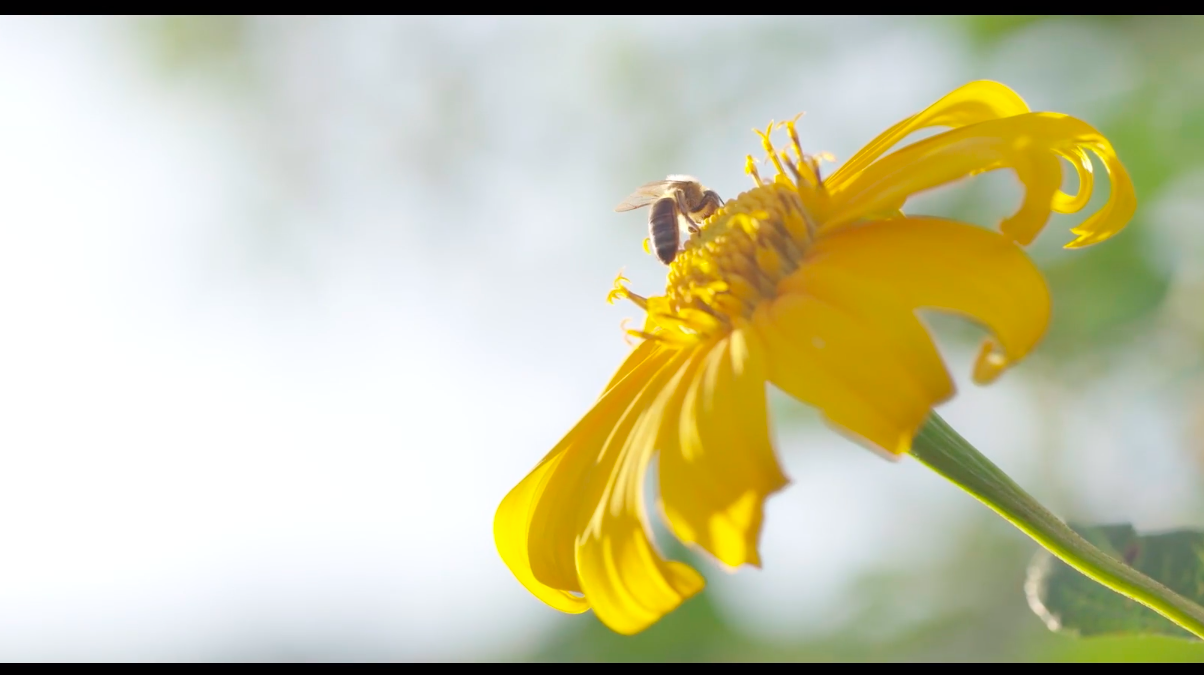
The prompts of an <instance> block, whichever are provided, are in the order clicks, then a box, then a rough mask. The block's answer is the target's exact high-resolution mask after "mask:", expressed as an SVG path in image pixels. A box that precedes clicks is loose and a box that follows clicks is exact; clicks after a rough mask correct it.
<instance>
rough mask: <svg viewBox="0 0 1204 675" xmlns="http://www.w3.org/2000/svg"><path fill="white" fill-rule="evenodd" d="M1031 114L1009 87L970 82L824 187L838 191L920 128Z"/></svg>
mask: <svg viewBox="0 0 1204 675" xmlns="http://www.w3.org/2000/svg"><path fill="white" fill-rule="evenodd" d="M1028 111H1029V110H1028V105H1027V104H1025V102H1024V99H1022V98H1020V95H1019V94H1017V93H1016V92H1014V91H1012V90H1011V89H1009V88H1008V87H1007V86H1005V85H1002V84H1000V83H998V82H991V81H990V80H979V81H978V82H971V83H969V84H967V85H964V86H961V87H958V88H957V89H954V90H953V91H951V92H949V93H948V94H945V96H944V97H942V98H941V100H939V101H937V102H936V103H933V104H932V105H930V106H928V108H926V109H925V110H924V111H923V112H921V113H919V114H916V115H912V116H911V117H908V118H907V119H905V120H903V121H902V122H899V123H898V124H896V125H894V126H893V127H891V128H889V129H887V130H886V131H884V132H882V133H881V134H879V135H878V137H877V138H875V139H874V140H872V141H870V142H869V143H868V144H866V146H865V147H864V148H862V149H861V150H859V151H857V154H855V155H853V156H852V157H850V158H849V161H847V162H845V163H844V164H843V165H842V166H841V167H840V168H839V169H837V170H836V172H835V173H833V174H832V175H831V176H829V177H828V179H827V180H826V181H824V184H825V185H827V186H828V188H829V189H839V188H840V186H842V185H844V184H845V183H846V182H847V181H849V180H851V179H852V178H853V177H854V176H856V175H857V174H858V173H860V172H861V171H862V170H864V169H865V167H867V166H869V165H870V164H871V163H872V162H873V161H874V160H875V159H878V158H879V157H881V156H882V153H884V152H886V151H887V150H890V149H891V148H892V147H893V146H894V145H895V144H896V143H898V142H899V141H901V140H903V139H904V138H906V137H907V136H908V135H910V134H912V133H915V132H916V131H919V130H920V129H926V128H928V127H953V128H955V129H956V128H958V127H964V126H968V125H970V124H977V123H979V122H984V121H986V120H993V119H1000V118H1003V117H1011V116H1012V115H1021V114H1024V113H1026V112H1028Z"/></svg>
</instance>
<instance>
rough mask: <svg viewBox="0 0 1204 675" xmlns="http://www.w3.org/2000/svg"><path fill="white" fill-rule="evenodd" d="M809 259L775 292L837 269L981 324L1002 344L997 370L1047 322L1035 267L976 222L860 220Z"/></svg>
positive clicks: (918, 304)
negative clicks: (862, 222)
mask: <svg viewBox="0 0 1204 675" xmlns="http://www.w3.org/2000/svg"><path fill="white" fill-rule="evenodd" d="M808 258H809V260H808V261H807V262H806V263H805V264H804V266H803V270H805V272H803V273H800V274H797V275H795V277H791V278H788V279H786V280H784V281H783V282H782V283H781V284H780V292H783V293H785V292H798V291H803V290H805V286H804V285H803V283H804V282H805V280H806V279H807V275H815V274H817V272H816V271H815V270H823V269H824V268H835V269H839V270H841V271H843V272H844V273H845V274H846V275H848V276H849V277H852V278H855V279H858V280H860V283H862V284H865V285H866V286H867V288H874V289H877V292H878V294H879V295H880V296H881V297H883V298H886V297H897V298H898V299H899V300H900V301H902V302H903V303H905V304H906V306H907V307H909V308H913V309H914V308H931V309H938V310H945V311H948V312H954V313H957V314H961V315H963V316H966V317H968V318H971V319H973V320H975V321H978V322H979V323H982V324H983V325H985V326H986V327H987V328H988V329H990V330H991V332H992V333H994V335H995V339H996V340H998V342H999V344H1000V346H1001V347H1002V351H1001V352H1000V353H999V354H998V355H997V356H994V357H992V360H993V363H994V364H995V366H997V367H998V368H999V369H1000V370H1002V367H1004V366H1006V365H1007V364H1008V363H1014V362H1016V361H1019V360H1020V359H1022V358H1024V356H1025V355H1027V354H1028V353H1029V351H1031V350H1032V349H1033V347H1034V346H1036V344H1037V342H1038V341H1040V339H1041V337H1042V336H1043V335H1044V334H1045V331H1046V328H1047V327H1048V326H1049V316H1050V299H1049V289H1048V287H1047V286H1046V284H1045V279H1044V277H1042V275H1041V272H1040V270H1038V269H1037V267H1036V265H1034V264H1033V262H1032V260H1030V259H1029V257H1028V256H1027V255H1025V254H1024V251H1023V250H1022V249H1020V247H1018V246H1017V245H1016V244H1014V243H1012V242H1011V241H1008V239H1007V238H1006V237H1003V236H1001V235H999V234H996V233H994V232H991V231H990V230H986V229H983V228H981V227H976V226H974V225H968V224H966V223H959V222H957V221H952V220H944V219H940V218H921V217H911V218H900V219H897V220H889V221H878V222H871V223H864V224H861V225H857V226H854V227H849V228H845V229H843V230H840V231H838V232H833V233H832V234H830V235H829V236H827V237H825V238H824V239H821V240H820V241H819V242H817V243H816V245H815V247H814V248H813V249H812V250H811V251H810V252H809V254H808ZM845 283H847V284H849V285H850V287H851V286H852V284H853V283H854V282H853V281H851V280H849V281H847V282H845ZM880 316H882V317H886V316H887V315H886V314H885V313H883V314H880ZM879 330H882V329H879ZM893 339H894V340H895V341H901V336H900V335H899V334H896V335H895V336H894V338H893ZM911 353H913V354H919V353H920V352H919V351H916V350H913V351H912V352H911ZM985 372H986V371H984V373H985ZM995 374H996V375H997V374H998V373H997V372H996V373H995Z"/></svg>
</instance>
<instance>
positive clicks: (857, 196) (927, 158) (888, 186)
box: [823, 113, 1137, 248]
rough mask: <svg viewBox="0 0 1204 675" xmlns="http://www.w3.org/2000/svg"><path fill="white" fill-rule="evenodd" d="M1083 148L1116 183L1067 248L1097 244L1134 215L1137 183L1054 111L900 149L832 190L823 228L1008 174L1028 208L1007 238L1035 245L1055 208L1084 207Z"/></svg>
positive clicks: (1085, 129)
mask: <svg viewBox="0 0 1204 675" xmlns="http://www.w3.org/2000/svg"><path fill="white" fill-rule="evenodd" d="M1083 149H1088V150H1091V151H1092V152H1094V153H1095V154H1096V155H1098V156H1099V157H1100V159H1101V160H1102V162H1103V164H1104V168H1105V169H1107V171H1108V174H1109V176H1110V177H1111V182H1112V187H1111V194H1110V195H1109V198H1108V201H1107V203H1106V204H1105V205H1104V206H1103V207H1102V208H1101V209H1100V210H1099V211H1098V212H1096V213H1095V214H1093V215H1092V216H1090V217H1089V218H1088V219H1087V220H1085V221H1084V222H1083V223H1082V224H1080V225H1079V226H1078V227H1075V228H1073V229H1072V230H1071V231H1072V232H1074V233H1075V234H1077V235H1079V236H1078V238H1077V239H1075V240H1074V241H1072V242H1071V243H1070V244H1068V245H1067V246H1068V247H1069V248H1074V247H1078V246H1086V245H1088V244H1093V243H1097V242H1100V241H1103V240H1104V239H1107V238H1108V237H1111V236H1112V235H1114V234H1115V233H1117V232H1119V231H1120V230H1121V228H1123V227H1124V226H1125V225H1126V224H1127V223H1128V221H1129V219H1130V218H1131V217H1132V215H1133V211H1134V210H1135V209H1136V203H1137V202H1136V196H1135V194H1134V191H1133V184H1132V181H1131V180H1130V179H1129V175H1128V172H1126V171H1125V168H1124V166H1123V165H1121V163H1120V160H1119V159H1118V158H1117V156H1116V153H1115V151H1114V150H1113V149H1112V146H1111V144H1109V143H1108V141H1107V139H1105V138H1104V137H1103V136H1102V135H1101V134H1100V133H1099V132H1098V131H1096V130H1095V129H1094V128H1092V127H1091V126H1090V125H1089V124H1087V123H1085V122H1083V121H1081V120H1078V119H1075V118H1073V117H1069V116H1067V115H1060V114H1056V113H1027V114H1023V115H1015V116H1012V117H1007V118H1003V119H996V120H989V121H985V122H980V123H978V124H973V125H970V126H967V127H963V128H960V129H954V130H952V131H947V132H945V133H943V134H938V135H936V136H933V137H931V138H927V139H924V140H922V141H919V142H917V143H913V144H912V145H908V146H906V147H904V148H901V149H899V150H896V151H895V152H893V153H891V154H889V155H887V156H886V157H883V158H882V159H880V160H878V161H877V162H875V163H873V164H871V165H870V166H869V167H867V168H866V169H865V170H864V171H861V172H860V173H858V174H857V175H856V176H855V177H854V178H852V179H851V180H849V181H848V182H846V183H845V184H843V185H841V186H832V187H831V188H830V193H831V199H830V201H829V204H828V209H829V210H828V211H827V212H825V213H824V214H823V215H824V220H825V223H824V228H825V229H826V230H831V229H834V228H837V227H839V226H841V225H844V224H847V223H851V222H854V221H856V220H859V219H862V218H865V217H866V216H868V215H871V214H876V213H881V212H882V211H884V210H889V209H892V208H898V206H899V205H901V204H902V203H903V202H904V201H905V200H906V199H907V198H908V197H910V196H911V195H913V194H916V193H918V192H922V191H924V190H928V189H932V188H935V187H938V186H941V185H945V184H947V183H950V182H952V181H956V180H959V179H962V178H965V177H967V176H972V175H975V174H978V173H982V172H985V171H992V170H995V169H1002V168H1010V169H1012V170H1014V171H1015V172H1016V175H1017V178H1019V179H1020V181H1021V183H1023V184H1024V187H1025V195H1024V202H1023V203H1022V204H1021V207H1020V209H1019V210H1018V211H1017V212H1016V214H1014V215H1013V216H1011V217H1009V218H1007V219H1005V220H1004V221H1003V223H1002V229H1003V231H1004V233H1005V234H1007V235H1008V236H1010V237H1011V238H1013V239H1015V240H1016V241H1018V242H1020V243H1021V244H1028V243H1030V242H1031V241H1032V240H1033V238H1034V237H1036V235H1037V233H1038V232H1040V231H1041V228H1043V227H1044V226H1045V223H1046V221H1047V220H1048V218H1049V214H1050V213H1052V212H1053V210H1054V209H1055V207H1056V208H1057V209H1058V210H1059V211H1062V212H1066V211H1069V210H1072V209H1073V207H1078V208H1081V207H1082V205H1084V204H1086V202H1087V199H1088V198H1089V197H1090V194H1091V187H1092V182H1091V180H1090V179H1086V180H1084V176H1085V175H1089V172H1088V171H1086V169H1085V164H1084V162H1085V161H1086V159H1085V155H1084V153H1083V152H1082V151H1083ZM1058 157H1063V158H1066V159H1067V160H1068V161H1070V162H1071V163H1072V165H1074V166H1075V168H1076V170H1077V171H1078V174H1079V178H1080V189H1079V192H1078V194H1077V195H1075V196H1074V197H1070V196H1068V195H1065V194H1063V193H1061V192H1060V187H1061V182H1062V176H1061V167H1060V165H1059V164H1058V162H1057V158H1058Z"/></svg>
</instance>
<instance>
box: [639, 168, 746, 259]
mask: <svg viewBox="0 0 1204 675" xmlns="http://www.w3.org/2000/svg"><path fill="white" fill-rule="evenodd" d="M649 204H651V205H652V208H651V209H650V210H649V212H648V236H649V238H650V239H651V240H652V249H653V250H654V251H656V257H657V258H660V261H661V262H663V263H665V264H666V265H668V264H669V263H671V262H673V259H674V258H676V257H677V252H678V251H680V250H681V220H682V219H685V221H686V228H687V229H688V230H689V231H690V232H691V233H694V232H698V223H701V222H702V221H703V220H706V218H707V217H708V216H710V215H711V214H712V213H714V212H715V211H717V210H718V209H719V207H720V206H723V200H722V199H720V198H719V195H718V194H716V193H715V191H714V190H708V189H707V188H705V187H704V186H703V185H702V183H699V182H698V179H697V178H694V177H693V176H669V177H668V178H666V179H665V180H658V181H653V182H651V183H645V184H643V185H641V186H640V187H638V188H636V191H635V192H633V193H631V195H630V196H629V197H627V199H625V200H623V203H622V204H619V205H618V206H616V207H615V211H631V210H634V209H638V208H641V207H644V206H648V205H649Z"/></svg>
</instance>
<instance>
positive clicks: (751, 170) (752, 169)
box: [744, 155, 765, 187]
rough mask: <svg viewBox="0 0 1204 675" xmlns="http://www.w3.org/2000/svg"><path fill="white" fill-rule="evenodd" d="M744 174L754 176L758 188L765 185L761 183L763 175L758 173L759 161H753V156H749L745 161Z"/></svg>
mask: <svg viewBox="0 0 1204 675" xmlns="http://www.w3.org/2000/svg"><path fill="white" fill-rule="evenodd" d="M744 173H746V174H748V175H750V176H752V178H753V182H754V183H756V184H757V187H761V186H762V185H764V184H765V183H764V182H762V181H761V174H759V173H757V160H755V159H753V156H752V155H747V158H746V159H745V160H744Z"/></svg>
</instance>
